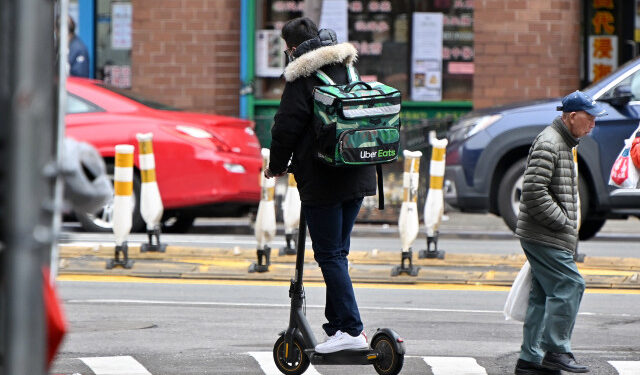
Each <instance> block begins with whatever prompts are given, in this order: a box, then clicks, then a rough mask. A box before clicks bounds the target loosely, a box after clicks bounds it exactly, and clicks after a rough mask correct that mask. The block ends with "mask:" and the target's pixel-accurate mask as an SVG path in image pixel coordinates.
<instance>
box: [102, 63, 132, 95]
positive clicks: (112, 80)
mask: <svg viewBox="0 0 640 375" xmlns="http://www.w3.org/2000/svg"><path fill="white" fill-rule="evenodd" d="M103 80H104V83H105V84H107V85H109V86H113V87H119V88H121V89H129V88H131V66H129V65H105V66H104V77H103Z"/></svg>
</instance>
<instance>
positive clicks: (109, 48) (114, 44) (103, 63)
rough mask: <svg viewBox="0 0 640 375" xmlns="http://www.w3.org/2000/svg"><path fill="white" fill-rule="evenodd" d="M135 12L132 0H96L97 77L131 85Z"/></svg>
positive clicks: (120, 84) (124, 85)
mask: <svg viewBox="0 0 640 375" xmlns="http://www.w3.org/2000/svg"><path fill="white" fill-rule="evenodd" d="M132 14H133V9H132V5H131V1H128V0H118V1H113V0H97V1H96V65H95V66H96V78H97V79H101V80H104V82H105V83H106V84H108V85H110V86H114V87H120V88H130V87H131V21H132Z"/></svg>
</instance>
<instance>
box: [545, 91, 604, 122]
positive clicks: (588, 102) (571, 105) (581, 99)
mask: <svg viewBox="0 0 640 375" xmlns="http://www.w3.org/2000/svg"><path fill="white" fill-rule="evenodd" d="M557 110H558V111H562V112H578V111H585V112H587V113H588V114H590V115H591V116H596V117H600V116H604V115H606V114H607V111H605V110H604V108H602V106H601V105H600V104H598V102H596V101H595V100H593V99H591V98H590V97H589V96H588V95H587V94H585V93H583V92H582V91H578V90H576V91H574V92H572V93H571V94H569V95H567V96H565V97H564V98H562V105H561V106H559V107H558V108H557Z"/></svg>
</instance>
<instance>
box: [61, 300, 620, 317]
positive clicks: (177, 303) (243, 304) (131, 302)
mask: <svg viewBox="0 0 640 375" xmlns="http://www.w3.org/2000/svg"><path fill="white" fill-rule="evenodd" d="M64 303H65V304H73V303H75V304H105V305H107V304H112V305H117V304H129V305H174V306H222V307H252V308H265V307H275V308H286V309H289V308H291V305H290V304H284V303H250V302H211V301H170V300H146V299H69V300H65V301H64ZM306 306H307V308H312V309H324V308H325V307H324V305H306ZM359 309H360V310H374V311H417V312H436V313H462V314H500V315H502V314H504V312H503V311H502V310H471V309H470V310H464V309H436V308H428V307H391V306H386V307H385V306H359ZM578 315H586V316H607V317H630V316H633V315H630V314H604V313H591V312H580V313H578Z"/></svg>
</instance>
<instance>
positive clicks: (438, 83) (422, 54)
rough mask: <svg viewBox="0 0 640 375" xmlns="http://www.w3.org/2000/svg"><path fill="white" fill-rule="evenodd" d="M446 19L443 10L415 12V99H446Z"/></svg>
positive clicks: (413, 57) (413, 69)
mask: <svg viewBox="0 0 640 375" xmlns="http://www.w3.org/2000/svg"><path fill="white" fill-rule="evenodd" d="M442 20H443V18H442V13H420V12H416V13H414V14H413V30H412V37H413V50H412V54H411V56H412V61H411V99H412V100H416V101H441V100H442Z"/></svg>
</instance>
